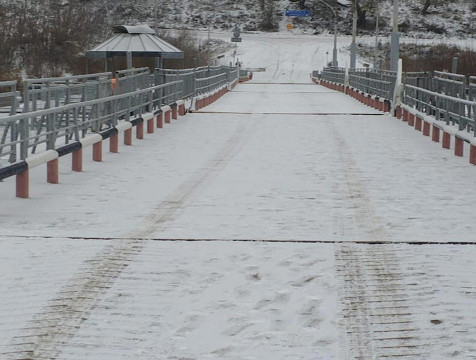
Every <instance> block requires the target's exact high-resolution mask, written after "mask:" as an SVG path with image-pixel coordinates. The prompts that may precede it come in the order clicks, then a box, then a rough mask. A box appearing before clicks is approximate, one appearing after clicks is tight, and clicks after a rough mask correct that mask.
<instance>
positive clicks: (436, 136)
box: [431, 124, 440, 142]
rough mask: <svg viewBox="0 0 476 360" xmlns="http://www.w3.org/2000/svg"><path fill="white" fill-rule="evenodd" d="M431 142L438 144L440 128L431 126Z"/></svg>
mask: <svg viewBox="0 0 476 360" xmlns="http://www.w3.org/2000/svg"><path fill="white" fill-rule="evenodd" d="M431 140H433V141H434V142H440V128H439V127H438V126H436V125H435V124H433V131H432V133H431Z"/></svg>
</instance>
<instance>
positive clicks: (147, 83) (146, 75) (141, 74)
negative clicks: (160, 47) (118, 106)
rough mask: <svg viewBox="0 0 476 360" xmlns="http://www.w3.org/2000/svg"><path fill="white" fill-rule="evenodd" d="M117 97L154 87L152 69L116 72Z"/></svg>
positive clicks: (115, 92) (144, 68) (115, 91)
mask: <svg viewBox="0 0 476 360" xmlns="http://www.w3.org/2000/svg"><path fill="white" fill-rule="evenodd" d="M114 79H115V82H116V84H115V87H116V89H115V90H114V94H115V95H120V94H125V93H129V92H133V91H136V90H140V89H147V88H149V87H151V86H153V85H154V84H153V82H152V81H151V75H150V69H149V68H148V67H143V68H137V69H127V70H120V71H116V73H115V76H114Z"/></svg>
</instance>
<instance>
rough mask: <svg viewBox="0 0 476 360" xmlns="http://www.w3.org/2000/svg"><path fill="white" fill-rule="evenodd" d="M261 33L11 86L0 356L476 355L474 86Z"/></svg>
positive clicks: (5, 130)
mask: <svg viewBox="0 0 476 360" xmlns="http://www.w3.org/2000/svg"><path fill="white" fill-rule="evenodd" d="M246 40H247V39H246V38H245V39H244V41H246ZM248 40H249V39H248ZM262 41H263V40H262V39H258V40H257V41H256V43H255V45H254V46H255V47H256V48H260V46H261V45H260V44H262ZM267 41H269V43H271V46H270V48H271V49H275V50H276V54H277V55H279V56H276V58H278V59H279V60H278V61H277V62H276V63H273V64H270V63H268V64H266V61H263V58H262V61H263V62H264V63H263V64H262V65H263V67H264V68H266V71H265V72H256V71H255V72H254V73H253V74H252V75H251V72H249V71H247V70H246V69H244V68H242V69H240V68H235V67H228V66H216V67H205V68H197V69H188V70H180V71H178V70H161V71H157V72H156V73H154V74H151V73H150V72H149V70H148V69H134V70H130V71H124V72H120V73H117V74H110V73H103V74H94V75H88V76H87V77H68V78H61V79H37V80H31V81H30V84H29V85H28V86H25V87H24V88H23V89H22V91H23V94H20V93H19V92H17V89H16V88H15V84H13V83H4V84H3V85H4V86H6V87H10V88H9V89H10V90H9V91H8V92H5V93H4V94H9V95H4V98H6V99H8V100H9V101H10V103H9V104H7V105H5V104H6V103H4V105H5V106H6V107H5V109H6V110H5V113H4V114H3V116H2V118H1V120H0V124H1V127H0V130H1V133H0V135H1V136H2V137H1V140H2V142H1V144H0V150H1V152H0V154H1V159H2V165H1V168H0V176H1V178H2V179H3V181H2V182H0V199H1V204H2V206H1V207H0V209H1V210H0V222H1V226H0V229H1V230H0V249H1V252H0V259H1V261H0V269H1V272H0V273H1V274H2V281H1V282H0V357H1V358H2V359H52V358H53V359H109V358H114V359H116V358H117V359H119V358H134V359H172V358H192V359H233V358H239V359H245V358H250V359H252V358H256V359H285V358H293V359H401V358H408V359H428V358H431V359H438V358H441V359H451V358H455V359H458V358H471V357H472V356H474V354H475V353H476V348H475V346H474V343H475V342H474V340H475V335H474V334H475V333H476V331H475V330H476V329H475V324H476V314H475V313H474V311H473V309H474V308H475V305H476V304H475V302H476V280H475V279H474V276H473V275H472V272H473V270H474V266H475V265H474V257H475V255H476V254H475V247H474V244H475V238H474V229H475V228H474V204H475V203H476V193H475V192H474V191H473V186H472V185H473V182H474V178H475V175H476V167H474V166H473V164H474V151H475V149H474V146H475V145H476V143H475V141H474V131H475V122H474V121H475V110H476V103H475V98H474V95H475V93H476V91H475V88H476V85H474V83H475V82H474V79H473V78H470V79H467V78H465V77H461V76H459V75H457V74H447V73H438V72H436V73H434V74H421V73H420V74H404V73H398V72H396V73H391V72H387V71H377V70H372V69H356V70H346V69H344V68H327V67H321V68H313V69H312V70H314V71H313V72H312V73H311V72H310V71H308V72H305V71H304V69H306V67H309V65H302V66H301V67H299V65H298V61H297V60H296V59H297V58H296V57H294V56H293V55H292V54H294V53H293V46H295V45H294V44H292V43H291V41H290V40H289V39H285V40H280V41H281V42H279V44H278V45H277V43H276V42H274V43H273V38H272V37H271V38H270V39H268V40H267ZM283 43H284V44H287V45H286V46H284V45H283ZM273 51H274V50H273ZM296 51H300V50H299V49H298V48H296ZM286 54H287V55H286ZM289 54H291V55H289ZM313 54H314V53H313ZM252 55H253V56H256V57H258V55H257V54H256V53H253V54H252ZM249 56H250V57H252V56H251V55H249ZM287 56H289V57H287ZM313 56H314V55H313ZM265 60H266V59H265ZM249 65H252V66H253V67H255V68H258V67H259V66H258V65H260V64H259V62H255V63H252V62H250V64H249ZM255 65H256V66H255ZM113 79H114V81H113ZM20 98H21V101H20Z"/></svg>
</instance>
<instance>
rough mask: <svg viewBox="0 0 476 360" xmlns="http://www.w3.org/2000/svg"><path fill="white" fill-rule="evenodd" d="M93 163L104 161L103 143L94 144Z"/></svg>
mask: <svg viewBox="0 0 476 360" xmlns="http://www.w3.org/2000/svg"><path fill="white" fill-rule="evenodd" d="M93 161H97V162H101V161H102V141H98V142H97V143H94V144H93Z"/></svg>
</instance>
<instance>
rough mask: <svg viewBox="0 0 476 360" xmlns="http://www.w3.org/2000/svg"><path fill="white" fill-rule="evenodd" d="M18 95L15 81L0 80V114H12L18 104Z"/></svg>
mask: <svg viewBox="0 0 476 360" xmlns="http://www.w3.org/2000/svg"><path fill="white" fill-rule="evenodd" d="M19 97H20V92H19V91H17V82H16V81H0V116H8V115H14V114H15V113H16V112H17V109H18V106H19V100H18V99H19Z"/></svg>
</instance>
